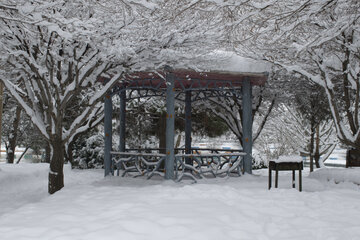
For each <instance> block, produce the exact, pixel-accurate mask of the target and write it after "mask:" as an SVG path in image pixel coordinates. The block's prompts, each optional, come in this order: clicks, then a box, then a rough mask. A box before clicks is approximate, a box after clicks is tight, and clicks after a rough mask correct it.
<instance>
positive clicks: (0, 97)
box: [0, 82, 4, 157]
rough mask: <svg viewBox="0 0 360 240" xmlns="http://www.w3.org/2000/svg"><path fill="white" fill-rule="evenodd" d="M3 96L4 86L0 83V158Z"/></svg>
mask: <svg viewBox="0 0 360 240" xmlns="http://www.w3.org/2000/svg"><path fill="white" fill-rule="evenodd" d="M3 96H4V85H3V83H2V82H0V157H1V137H2V128H1V126H2V112H3Z"/></svg>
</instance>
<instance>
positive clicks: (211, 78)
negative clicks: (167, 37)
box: [116, 69, 268, 89]
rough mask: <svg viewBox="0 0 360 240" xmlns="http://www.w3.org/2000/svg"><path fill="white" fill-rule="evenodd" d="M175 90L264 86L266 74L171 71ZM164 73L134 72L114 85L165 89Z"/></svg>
mask: <svg viewBox="0 0 360 240" xmlns="http://www.w3.org/2000/svg"><path fill="white" fill-rule="evenodd" d="M171 73H172V74H174V77H175V89H188V88H192V89H197V88H208V89H212V88H227V87H231V88H237V87H241V85H242V82H243V81H244V80H250V83H251V85H257V86H262V85H264V84H265V82H266V80H267V78H268V73H267V72H262V73H253V72H251V73H246V72H230V71H208V72H197V71H194V70H189V69H173V70H171ZM165 75H166V73H165V72H164V71H156V72H155V71H154V72H134V73H131V74H126V75H125V76H124V78H123V80H122V81H120V82H119V83H118V84H116V87H118V88H137V87H139V88H141V87H156V88H158V89H159V88H160V89H162V88H166V82H165V80H164V79H165Z"/></svg>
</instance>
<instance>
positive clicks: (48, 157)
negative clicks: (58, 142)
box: [45, 142, 51, 163]
mask: <svg viewBox="0 0 360 240" xmlns="http://www.w3.org/2000/svg"><path fill="white" fill-rule="evenodd" d="M50 160H51V147H50V143H49V142H46V146H45V162H46V163H50Z"/></svg>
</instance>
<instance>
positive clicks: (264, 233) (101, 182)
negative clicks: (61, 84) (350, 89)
mask: <svg viewBox="0 0 360 240" xmlns="http://www.w3.org/2000/svg"><path fill="white" fill-rule="evenodd" d="M47 171H48V165H46V164H25V163H23V164H19V165H6V164H0V204H1V205H0V206H1V207H0V239H1V240H10V239H11V240H21V239H36V240H41V239H46V240H48V239H86V240H92V239H124V240H131V239H147V240H148V239H154V240H158V239H166V240H168V239H182V240H183V239H196V240H201V239H206V240H210V239H216V240H219V239H220V240H221V239H227V240H228V239H259V240H263V239H264V240H265V239H277V240H278V239H326V240H330V239H331V240H334V239H342V240H343V239H346V240H350V239H359V238H360V227H359V222H360V205H359V199H360V188H359V185H357V184H359V182H358V180H359V176H360V169H335V168H334V169H323V170H319V171H317V172H315V173H314V174H311V176H308V175H307V174H306V173H307V172H308V170H305V171H304V173H305V174H304V175H305V176H304V179H303V192H298V191H297V190H295V189H291V188H290V187H291V182H290V178H291V177H290V176H291V175H289V174H288V173H286V172H281V175H280V179H279V189H274V188H273V189H272V190H270V191H269V190H267V170H266V169H264V170H259V171H255V173H254V175H245V176H241V177H238V178H226V179H211V180H202V181H199V183H197V184H191V183H190V182H189V183H186V182H185V183H174V182H172V181H163V180H159V179H158V180H156V179H153V180H150V181H145V180H143V179H129V178H120V177H111V178H106V179H104V177H103V171H102V170H70V169H69V167H66V169H65V180H66V182H65V184H66V186H65V188H64V189H63V190H61V191H60V192H58V193H56V194H54V195H51V196H49V195H48V194H47V193H46V187H47V186H46V185H47ZM353 182H356V183H357V184H354V183H353Z"/></svg>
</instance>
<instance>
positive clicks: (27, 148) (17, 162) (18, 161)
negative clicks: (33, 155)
mask: <svg viewBox="0 0 360 240" xmlns="http://www.w3.org/2000/svg"><path fill="white" fill-rule="evenodd" d="M27 150H29V147H26V148H25V150H24V152H23V153H22V154H21V156H20V157H19V159H18V160H17V161H16V164H19V163H20V161H21V159H22V158H23V156H24V155H25V154H26V152H27Z"/></svg>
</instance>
